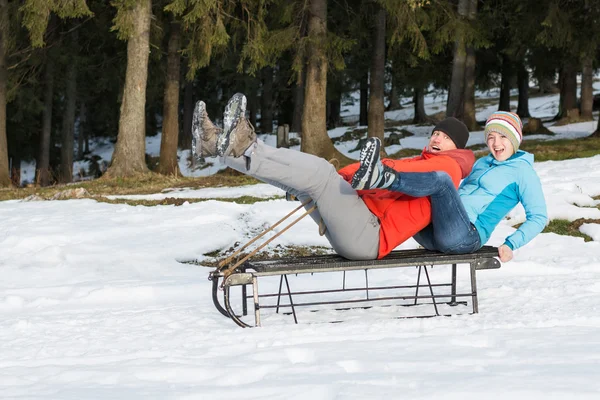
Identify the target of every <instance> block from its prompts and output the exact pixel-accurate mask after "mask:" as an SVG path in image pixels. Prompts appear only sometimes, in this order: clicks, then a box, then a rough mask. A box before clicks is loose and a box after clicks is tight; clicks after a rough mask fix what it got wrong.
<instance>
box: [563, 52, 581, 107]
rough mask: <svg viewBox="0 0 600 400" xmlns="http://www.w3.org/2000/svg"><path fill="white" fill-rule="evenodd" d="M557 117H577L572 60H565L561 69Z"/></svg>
mask: <svg viewBox="0 0 600 400" xmlns="http://www.w3.org/2000/svg"><path fill="white" fill-rule="evenodd" d="M560 105H561V110H560V112H559V115H560V116H559V118H572V117H576V116H577V117H578V114H579V109H578V108H577V69H576V67H575V64H574V63H573V62H572V61H567V62H566V63H565V65H564V66H563V68H562V70H561V85H560Z"/></svg>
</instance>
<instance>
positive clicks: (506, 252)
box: [498, 244, 513, 262]
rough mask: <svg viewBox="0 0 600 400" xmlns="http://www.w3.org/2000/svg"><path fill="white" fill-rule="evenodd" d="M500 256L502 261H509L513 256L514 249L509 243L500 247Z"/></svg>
mask: <svg viewBox="0 0 600 400" xmlns="http://www.w3.org/2000/svg"><path fill="white" fill-rule="evenodd" d="M498 257H500V261H502V262H508V261H510V260H512V258H513V251H512V250H511V249H510V247H508V246H507V245H505V244H503V245H502V246H500V247H498Z"/></svg>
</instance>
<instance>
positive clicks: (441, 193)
mask: <svg viewBox="0 0 600 400" xmlns="http://www.w3.org/2000/svg"><path fill="white" fill-rule="evenodd" d="M388 189H389V190H393V191H396V192H401V193H404V194H407V195H409V196H414V197H425V196H429V197H430V199H431V226H432V231H433V240H431V233H429V234H428V232H424V239H428V240H427V241H428V243H427V244H429V243H431V242H433V246H435V249H436V250H439V251H442V252H445V253H470V252H473V251H475V250H477V249H479V248H480V247H481V244H480V239H479V234H478V232H477V230H476V229H475V227H474V226H473V225H472V224H471V221H469V217H468V215H467V212H466V211H465V208H464V206H463V204H462V202H461V201H460V196H459V195H458V192H457V190H456V188H455V187H454V184H453V183H452V179H450V176H449V175H448V174H447V173H445V172H440V171H436V172H397V173H396V179H394V181H393V183H392V184H391V185H390V187H389V188H388ZM426 229H427V228H426Z"/></svg>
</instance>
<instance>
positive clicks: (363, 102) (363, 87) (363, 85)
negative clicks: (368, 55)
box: [358, 71, 369, 126]
mask: <svg viewBox="0 0 600 400" xmlns="http://www.w3.org/2000/svg"><path fill="white" fill-rule="evenodd" d="M368 116H369V71H365V73H364V74H363V75H362V77H361V78H360V111H359V116H358V124H359V125H360V126H366V125H367V123H368Z"/></svg>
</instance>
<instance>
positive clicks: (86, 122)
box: [0, 0, 600, 187]
mask: <svg viewBox="0 0 600 400" xmlns="http://www.w3.org/2000/svg"><path fill="white" fill-rule="evenodd" d="M599 18H600V2H596V1H591V0H589V1H588V0H480V1H477V0H337V1H334V0H294V1H283V0H240V1H228V0H113V1H110V2H108V1H96V0H87V1H86V0H23V1H8V0H0V187H9V186H20V185H21V181H20V179H21V178H20V177H21V174H20V171H19V166H20V165H21V162H22V161H24V160H25V161H35V164H36V177H35V183H36V185H39V186H47V185H50V184H54V183H68V182H71V181H73V179H74V176H73V162H74V160H83V159H85V158H86V157H89V156H90V154H89V142H90V140H93V139H94V138H109V139H111V140H114V141H115V151H114V153H113V157H112V160H111V163H110V166H109V167H108V170H107V171H106V173H105V174H104V175H105V176H106V177H108V178H110V177H118V178H129V177H133V178H135V177H140V176H147V175H148V174H153V173H159V174H163V175H168V176H173V175H178V174H180V171H179V168H178V163H177V150H178V148H179V149H189V148H190V147H191V115H192V112H193V106H194V102H195V100H198V99H203V100H205V101H206V103H207V106H208V111H209V114H211V115H215V116H219V115H220V110H222V109H223V107H224V105H225V103H226V102H227V100H228V99H229V97H230V96H231V95H232V94H234V93H235V92H238V91H241V92H244V93H245V94H246V95H247V97H248V101H249V103H248V109H249V110H248V111H249V119H250V121H251V122H252V123H253V125H254V126H256V128H257V130H258V131H260V132H262V133H271V132H273V131H274V130H275V129H276V128H277V127H278V126H284V125H286V124H287V125H289V126H290V130H291V131H293V132H298V133H299V134H300V136H301V150H302V151H305V152H309V153H312V154H316V155H318V156H321V157H324V158H327V159H332V158H337V159H338V160H339V161H340V162H341V163H342V164H345V163H348V162H350V161H351V160H350V159H348V158H347V157H346V156H344V155H343V154H341V153H340V152H339V151H338V150H336V149H335V147H334V146H333V144H332V142H331V139H330V138H329V136H328V135H327V129H331V128H334V127H336V126H340V125H342V124H343V123H344V121H342V118H341V116H340V110H341V107H342V104H343V102H344V101H345V99H347V98H348V97H349V96H350V94H351V93H356V92H358V93H360V96H359V97H360V115H359V118H358V121H354V123H358V124H359V125H361V126H368V129H367V136H369V137H371V136H377V137H380V138H382V139H383V136H384V122H385V121H384V112H385V111H386V110H393V109H397V108H399V107H401V106H402V105H401V104H400V99H401V98H402V97H404V98H406V97H407V96H409V97H412V99H413V101H412V103H411V104H410V106H411V107H414V121H412V122H413V123H425V124H427V123H432V122H435V120H436V119H440V118H443V117H444V116H455V117H457V118H459V119H461V120H463V121H464V122H465V123H466V124H467V126H468V127H469V129H470V130H479V129H481V127H480V125H481V124H482V123H483V122H484V121H477V120H476V118H475V91H476V90H486V89H489V88H495V87H499V88H500V98H499V103H498V109H499V110H510V95H511V89H513V88H517V89H518V106H517V109H516V110H513V111H516V112H517V113H518V114H519V115H520V116H521V117H522V118H523V119H524V121H525V122H528V123H531V122H533V121H531V120H530V118H529V96H530V94H533V95H535V94H537V93H548V92H552V91H559V92H560V107H559V111H558V114H557V115H556V116H555V119H556V120H558V122H557V124H560V123H573V122H578V121H589V120H591V119H592V118H593V117H592V109H593V103H594V94H593V89H592V84H593V76H594V70H595V68H596V67H597V59H598V44H599V40H600V24H598V23H597V21H598V19H599ZM578 85H580V87H578ZM534 87H535V88H534ZM434 90H436V91H443V92H444V93H447V102H446V110H445V112H441V113H439V114H436V115H427V114H426V113H425V107H424V97H425V96H426V94H427V93H429V92H431V91H434ZM404 106H406V104H405V105H404ZM535 122H538V123H539V121H535ZM529 125H531V124H528V127H529V128H530V130H531V129H540V128H539V125H538V126H536V127H534V128H531V127H530V126H529ZM159 132H162V135H161V146H160V157H159V159H158V161H157V162H154V161H152V160H150V159H149V157H147V155H146V151H145V139H146V136H153V135H156V134H157V133H159ZM597 132H598V130H597V131H596V133H595V134H597ZM90 161H91V162H93V161H94V160H90ZM151 171H152V172H151Z"/></svg>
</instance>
